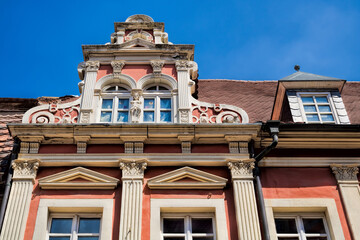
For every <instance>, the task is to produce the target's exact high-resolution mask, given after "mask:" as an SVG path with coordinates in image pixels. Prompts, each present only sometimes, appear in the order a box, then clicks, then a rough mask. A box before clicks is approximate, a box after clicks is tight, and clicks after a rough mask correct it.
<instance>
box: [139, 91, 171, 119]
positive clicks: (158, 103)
mask: <svg viewBox="0 0 360 240" xmlns="http://www.w3.org/2000/svg"><path fill="white" fill-rule="evenodd" d="M143 110H144V112H143V121H144V122H155V123H160V122H162V123H166V122H172V121H173V117H172V101H171V91H170V89H168V88H167V87H165V86H161V85H155V86H149V87H147V88H146V89H145V90H144V106H143Z"/></svg>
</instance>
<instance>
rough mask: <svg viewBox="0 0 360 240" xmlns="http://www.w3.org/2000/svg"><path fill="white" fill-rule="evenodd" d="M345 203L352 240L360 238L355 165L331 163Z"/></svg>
mask: <svg viewBox="0 0 360 240" xmlns="http://www.w3.org/2000/svg"><path fill="white" fill-rule="evenodd" d="M331 168H332V171H333V173H334V174H335V177H336V180H337V183H338V185H339V189H340V193H341V198H342V201H343V203H344V205H345V211H346V216H347V220H348V223H349V226H350V230H351V232H352V236H353V239H354V240H359V239H360V235H359V233H360V214H359V212H360V188H359V181H358V178H357V174H358V173H359V169H358V166H357V165H332V166H331Z"/></svg>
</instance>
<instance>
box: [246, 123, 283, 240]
mask: <svg viewBox="0 0 360 240" xmlns="http://www.w3.org/2000/svg"><path fill="white" fill-rule="evenodd" d="M279 125H280V121H274V120H269V121H267V122H266V124H265V125H263V129H262V130H264V131H267V132H269V133H270V136H271V137H272V139H273V141H272V143H271V144H270V145H269V146H267V147H266V148H265V149H264V150H262V151H261V152H260V153H259V154H258V155H257V156H255V157H254V159H255V169H254V175H255V184H256V193H257V196H258V203H259V211H260V217H261V220H262V222H263V236H264V238H265V240H270V233H269V225H268V221H267V218H266V210H265V202H264V196H263V191H262V186H261V181H260V169H259V162H260V161H261V160H262V159H263V158H264V157H265V155H266V154H268V153H269V152H270V151H271V150H272V149H274V148H275V147H276V145H277V144H278V141H279V137H278V134H279ZM253 148H254V146H253V145H252V155H254V153H253V152H254V151H253Z"/></svg>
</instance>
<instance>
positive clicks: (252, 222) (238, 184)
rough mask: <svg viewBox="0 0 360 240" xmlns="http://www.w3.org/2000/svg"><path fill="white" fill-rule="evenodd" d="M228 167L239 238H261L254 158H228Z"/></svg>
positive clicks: (252, 239)
mask: <svg viewBox="0 0 360 240" xmlns="http://www.w3.org/2000/svg"><path fill="white" fill-rule="evenodd" d="M228 167H229V169H230V171H231V176H232V182H233V188H234V201H235V211H236V222H237V228H238V237H239V240H261V233H260V224H259V217H258V212H257V207H256V198H255V190H254V183H253V172H252V171H253V169H254V167H255V163H254V160H253V159H249V160H230V161H229V162H228Z"/></svg>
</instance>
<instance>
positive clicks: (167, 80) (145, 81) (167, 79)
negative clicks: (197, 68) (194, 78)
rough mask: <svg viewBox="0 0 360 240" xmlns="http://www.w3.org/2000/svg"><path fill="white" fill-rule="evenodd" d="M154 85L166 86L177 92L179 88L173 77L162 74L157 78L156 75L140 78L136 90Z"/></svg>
mask: <svg viewBox="0 0 360 240" xmlns="http://www.w3.org/2000/svg"><path fill="white" fill-rule="evenodd" d="M152 83H155V84H159V83H162V84H166V85H167V86H169V87H170V88H171V90H175V89H177V88H178V82H177V81H176V80H175V79H174V78H173V77H171V76H169V75H167V74H163V73H161V74H160V75H159V76H156V77H154V75H153V74H152V73H150V74H147V75H145V76H143V77H142V78H140V79H139V80H138V81H137V87H136V88H138V89H144V88H145V87H146V86H147V85H149V84H152Z"/></svg>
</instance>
